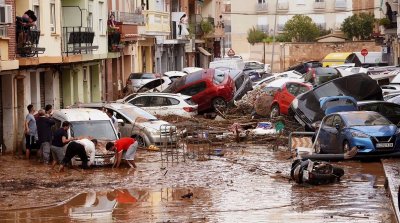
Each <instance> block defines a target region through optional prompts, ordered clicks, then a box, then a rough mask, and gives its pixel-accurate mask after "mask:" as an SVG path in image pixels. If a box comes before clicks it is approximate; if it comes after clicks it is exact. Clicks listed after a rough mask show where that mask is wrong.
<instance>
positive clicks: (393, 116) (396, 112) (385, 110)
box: [379, 103, 400, 126]
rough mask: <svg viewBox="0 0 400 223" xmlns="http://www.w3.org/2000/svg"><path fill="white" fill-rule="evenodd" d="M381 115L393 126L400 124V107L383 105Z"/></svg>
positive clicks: (380, 107) (380, 108) (380, 110)
mask: <svg viewBox="0 0 400 223" xmlns="http://www.w3.org/2000/svg"><path fill="white" fill-rule="evenodd" d="M379 113H380V114H381V115H383V116H385V117H386V118H387V119H389V121H391V122H392V123H393V124H395V125H397V126H399V124H400V105H398V104H391V103H382V104H381V105H380V106H379Z"/></svg>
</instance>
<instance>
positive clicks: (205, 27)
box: [200, 19, 214, 35]
mask: <svg viewBox="0 0 400 223" xmlns="http://www.w3.org/2000/svg"><path fill="white" fill-rule="evenodd" d="M200 28H201V30H202V31H203V33H204V34H206V35H207V34H209V33H212V32H214V24H212V23H211V22H210V21H208V20H207V19H203V20H201V22H200Z"/></svg>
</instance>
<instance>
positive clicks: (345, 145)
mask: <svg viewBox="0 0 400 223" xmlns="http://www.w3.org/2000/svg"><path fill="white" fill-rule="evenodd" d="M348 151H350V144H349V142H348V141H347V140H345V141H344V142H343V151H342V152H343V153H347V152H348Z"/></svg>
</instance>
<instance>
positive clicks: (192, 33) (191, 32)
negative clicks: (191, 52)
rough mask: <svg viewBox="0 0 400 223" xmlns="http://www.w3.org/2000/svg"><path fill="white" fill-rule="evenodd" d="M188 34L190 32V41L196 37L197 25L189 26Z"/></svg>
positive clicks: (191, 24)
mask: <svg viewBox="0 0 400 223" xmlns="http://www.w3.org/2000/svg"><path fill="white" fill-rule="evenodd" d="M188 32H189V38H190V39H191V38H193V37H194V36H195V35H196V24H195V23H189V24H188Z"/></svg>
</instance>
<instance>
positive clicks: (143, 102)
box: [129, 96, 150, 111]
mask: <svg viewBox="0 0 400 223" xmlns="http://www.w3.org/2000/svg"><path fill="white" fill-rule="evenodd" d="M149 101H150V96H138V97H136V98H134V99H132V100H130V101H129V104H132V105H135V106H137V107H140V108H142V109H143V110H146V111H148V109H149V104H150V102H149Z"/></svg>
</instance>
